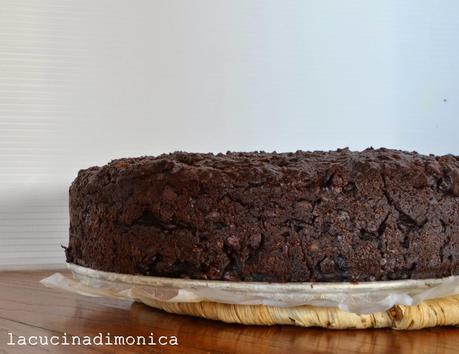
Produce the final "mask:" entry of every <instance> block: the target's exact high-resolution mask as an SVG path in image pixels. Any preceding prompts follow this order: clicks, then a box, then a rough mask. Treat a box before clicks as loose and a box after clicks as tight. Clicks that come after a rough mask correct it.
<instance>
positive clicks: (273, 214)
mask: <svg viewBox="0 0 459 354" xmlns="http://www.w3.org/2000/svg"><path fill="white" fill-rule="evenodd" d="M66 256H67V261H68V262H72V263H75V264H79V265H82V266H86V267H90V268H93V269H99V270H104V271H111V272H119V273H127V274H144V275H156V276H168V277H177V278H180V277H186V278H197V279H216V280H235V281H275V282H289V281H291V282H298V281H371V280H392V279H421V278H438V277H444V276H448V275H452V274H458V273H459V262H458V256H459V157H456V156H453V155H446V156H441V157H438V156H432V155H430V156H425V155H420V154H417V153H408V152H403V151H398V150H389V149H378V150H373V149H367V150H364V151H362V152H351V151H349V150H348V149H341V150H338V151H332V152H302V151H298V152H296V153H285V154H277V153H263V152H260V153H227V154H218V155H213V154H192V153H181V152H177V153H173V154H165V155H160V156H157V157H141V158H129V159H119V160H114V161H112V162H111V163H109V164H108V165H106V166H103V167H92V168H89V169H86V170H82V171H80V172H79V174H78V177H77V178H76V179H75V181H74V182H73V184H72V185H71V187H70V239H69V245H68V248H67V249H66Z"/></svg>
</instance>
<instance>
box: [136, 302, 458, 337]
mask: <svg viewBox="0 0 459 354" xmlns="http://www.w3.org/2000/svg"><path fill="white" fill-rule="evenodd" d="M142 302H143V303H146V304H147V305H149V306H151V307H154V308H158V309H161V310H164V311H167V312H171V313H177V314H186V315H191V316H196V317H203V318H207V319H212V320H219V321H223V322H228V323H242V324H246V325H277V324H280V325H295V326H301V327H323V328H329V329H365V328H393V329H397V330H412V329H421V328H428V327H435V326H457V325H459V295H455V296H450V297H446V298H441V299H434V300H426V301H424V302H422V303H420V304H419V305H417V306H404V305H396V306H394V307H392V308H391V309H390V310H388V311H385V312H377V313H371V314H366V315H358V314H355V313H350V312H344V311H341V310H340V309H337V308H328V307H317V306H308V305H305V306H297V307H288V308H286V307H274V306H265V305H232V304H222V303H216V302H197V303H171V302H162V301H155V300H149V301H148V302H146V301H145V299H143V300H142Z"/></svg>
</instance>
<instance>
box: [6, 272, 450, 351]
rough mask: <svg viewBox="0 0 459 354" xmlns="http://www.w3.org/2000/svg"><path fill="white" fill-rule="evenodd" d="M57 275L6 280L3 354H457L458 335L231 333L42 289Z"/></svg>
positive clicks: (238, 329) (235, 328) (248, 329)
mask: <svg viewBox="0 0 459 354" xmlns="http://www.w3.org/2000/svg"><path fill="white" fill-rule="evenodd" d="M50 274H51V272H1V273H0V353H23V352H27V353H29V352H30V353H42V352H51V353H60V352H62V353H64V352H65V353H113V352H116V353H132V352H135V353H149V352H152V351H154V352H182V353H234V352H238V353H413V354H423V353H426V354H431V353H436V354H448V353H457V348H459V329H457V328H434V329H428V330H419V331H410V332H397V331H393V330H347V331H332V330H322V329H306V328H297V327H293V326H273V327H261V326H243V325H229V324H224V323H220V322H215V321H209V320H204V319H198V318H193V317H188V316H180V315H172V314H168V313H164V312H161V311H159V310H155V309H151V308H149V307H147V306H144V305H141V304H137V303H130V302H125V301H119V300H114V299H104V298H92V297H84V296H80V295H75V294H69V293H65V292H60V291H57V290H52V289H47V288H45V287H43V286H42V285H41V284H39V283H38V281H39V280H40V279H42V278H44V277H46V276H48V275H50ZM9 332H10V333H13V335H15V336H19V335H22V336H31V335H33V336H38V335H47V336H53V335H62V334H63V333H64V332H66V333H68V334H70V335H79V336H85V335H86V336H95V335H97V334H98V333H100V332H101V333H107V332H109V333H111V334H112V335H124V336H128V335H133V336H139V335H143V336H148V335H149V334H150V332H153V333H154V334H155V336H160V335H163V336H176V337H177V338H178V342H179V345H178V346H155V347H153V346H137V347H130V346H124V347H121V346H117V347H113V346H91V347H76V346H58V347H53V346H43V347H31V346H29V347H27V350H26V351H25V350H24V347H12V346H8V345H7V341H8V333H9Z"/></svg>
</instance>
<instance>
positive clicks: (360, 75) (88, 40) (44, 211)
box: [0, 0, 459, 269]
mask: <svg viewBox="0 0 459 354" xmlns="http://www.w3.org/2000/svg"><path fill="white" fill-rule="evenodd" d="M458 18H459V2H457V1H454V0H449V1H448V0H444V1H435V2H434V1H427V0H426V1H420V0H416V1H415V0H411V1H403V2H402V1H396V0H392V1H389V0H388V1H367V0H354V1H340V0H334V1H307V0H297V1H274V0H272V1H271V0H268V1H254V0H231V1H221V0H188V1H178V0H159V1H158V0H152V1H139V0H137V1H128V0H117V1H114V0H112V1H108V0H107V1H101V0H93V1H90V0H40V1H33V0H29V1H27V0H19V1H18V0H0V269H1V268H21V267H32V266H41V267H49V266H55V265H59V264H63V250H62V249H61V248H60V247H59V244H61V243H62V244H66V242H67V241H66V240H67V236H68V235H67V228H68V217H67V213H68V210H67V189H68V186H69V184H70V182H71V181H72V179H73V178H74V177H75V175H76V173H77V171H78V169H79V168H84V167H88V166H91V165H96V164H104V163H106V162H108V161H109V160H110V159H112V158H116V157H125V156H138V155H146V154H159V153H161V152H170V151H174V150H186V151H200V152H208V151H211V152H220V151H221V152H224V151H226V150H266V151H272V150H276V151H295V150H297V149H303V150H316V149H318V150H329V149H336V148H337V147H344V146H348V147H350V148H351V149H355V150H360V149H363V148H365V147H368V146H374V147H379V146H386V147H393V148H400V149H407V150H417V151H419V152H422V153H435V154H446V153H453V154H456V155H458V154H459V141H458V139H457V135H458V134H457V132H458V131H459V117H458V113H459V49H458V48H459V21H458V20H457V19H458Z"/></svg>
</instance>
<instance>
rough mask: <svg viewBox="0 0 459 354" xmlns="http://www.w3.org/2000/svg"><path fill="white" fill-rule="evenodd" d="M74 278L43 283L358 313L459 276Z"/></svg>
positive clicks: (426, 293)
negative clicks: (280, 279) (342, 280)
mask: <svg viewBox="0 0 459 354" xmlns="http://www.w3.org/2000/svg"><path fill="white" fill-rule="evenodd" d="M68 268H69V269H70V270H71V271H72V273H73V278H70V277H65V276H64V275H62V274H60V273H55V274H53V275H51V276H50V277H47V278H45V279H43V280H42V281H41V283H42V284H44V285H45V286H48V287H52V288H57V289H62V290H67V291H70V292H74V293H78V294H82V295H87V296H105V297H113V298H120V299H128V300H134V301H138V302H143V303H148V300H158V301H165V302H185V303H186V302H201V301H208V302H219V303H226V304H239V305H268V306H277V307H295V306H300V305H313V306H324V307H335V308H339V309H341V310H343V311H347V312H352V313H356V314H368V313H374V312H380V311H386V310H388V309H390V308H391V307H393V306H394V305H417V304H419V303H420V302H422V301H424V300H426V299H435V298H442V297H446V296H450V295H455V294H459V276H451V277H447V278H442V279H426V280H394V281H378V282H363V283H348V282H346V283H263V282H230V281H210V280H194V279H175V278H163V277H153V276H139V275H128V274H118V273H109V272H103V271H98V270H93V269H89V268H85V267H81V266H78V265H75V264H68Z"/></svg>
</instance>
